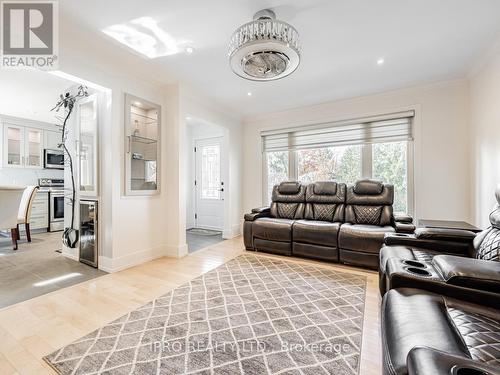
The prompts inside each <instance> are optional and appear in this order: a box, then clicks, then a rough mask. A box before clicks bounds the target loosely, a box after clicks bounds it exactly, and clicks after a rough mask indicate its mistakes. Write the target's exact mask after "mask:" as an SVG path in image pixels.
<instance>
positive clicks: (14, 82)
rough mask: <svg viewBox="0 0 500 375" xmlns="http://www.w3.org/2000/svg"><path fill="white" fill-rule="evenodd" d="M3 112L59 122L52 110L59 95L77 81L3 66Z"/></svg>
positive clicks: (0, 110)
mask: <svg viewBox="0 0 500 375" xmlns="http://www.w3.org/2000/svg"><path fill="white" fill-rule="evenodd" d="M0 82H1V85H0V114H4V115H10V116H15V117H21V118H26V119H31V120H36V121H43V122H48V123H59V121H58V120H57V119H56V113H55V112H53V111H51V109H52V108H54V106H55V105H56V103H57V101H58V100H59V95H60V94H62V93H64V92H66V90H67V89H68V88H70V87H72V86H74V85H75V83H74V82H71V81H69V80H67V79H64V78H60V77H57V76H54V75H52V74H49V73H46V72H42V71H40V70H35V69H32V70H15V69H9V70H8V69H0Z"/></svg>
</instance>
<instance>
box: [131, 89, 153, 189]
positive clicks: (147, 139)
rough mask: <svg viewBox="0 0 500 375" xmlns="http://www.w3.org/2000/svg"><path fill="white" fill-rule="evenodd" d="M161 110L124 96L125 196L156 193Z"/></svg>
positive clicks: (148, 103) (140, 100) (133, 97)
mask: <svg viewBox="0 0 500 375" xmlns="http://www.w3.org/2000/svg"><path fill="white" fill-rule="evenodd" d="M160 112H161V107H160V106H159V105H157V104H153V103H150V102H148V101H146V100H144V99H141V98H138V97H135V96H132V95H129V94H126V95H125V153H126V155H125V161H126V165H125V194H126V195H153V194H156V193H158V192H159V189H160V187H159V181H160V175H159V159H160V124H161V119H160Z"/></svg>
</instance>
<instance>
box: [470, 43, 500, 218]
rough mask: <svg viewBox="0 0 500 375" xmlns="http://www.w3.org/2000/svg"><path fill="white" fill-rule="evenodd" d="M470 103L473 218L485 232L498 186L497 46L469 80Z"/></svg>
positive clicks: (499, 95)
mask: <svg viewBox="0 0 500 375" xmlns="http://www.w3.org/2000/svg"><path fill="white" fill-rule="evenodd" d="M470 102H471V117H470V123H471V127H470V130H471V132H470V142H471V146H472V152H471V164H472V165H471V167H472V176H471V177H472V180H471V181H472V185H473V186H472V191H471V193H472V194H471V200H472V215H473V221H474V223H475V224H476V225H479V226H480V227H482V228H484V227H487V226H489V220H488V216H489V213H490V212H491V211H492V209H493V206H494V204H495V203H496V200H495V197H494V191H495V187H496V186H497V185H498V184H500V43H498V44H497V45H496V46H494V48H493V49H492V51H491V52H490V55H489V56H488V58H487V59H485V64H484V65H483V66H482V67H480V68H479V69H478V70H477V71H476V72H475V74H474V75H473V76H472V77H471V83H470Z"/></svg>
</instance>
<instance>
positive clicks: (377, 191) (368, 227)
mask: <svg viewBox="0 0 500 375" xmlns="http://www.w3.org/2000/svg"><path fill="white" fill-rule="evenodd" d="M393 202H394V187H393V186H392V185H388V184H382V183H381V182H378V181H373V180H361V181H358V182H357V183H356V184H355V185H353V186H349V188H348V189H347V197H346V208H345V224H343V225H342V228H341V230H340V233H339V248H340V261H341V262H342V263H349V264H354V265H361V266H369V267H371V268H377V266H378V259H379V252H380V245H381V244H383V243H384V237H385V234H386V233H394V232H395V229H394V227H393V226H392V223H393V210H392V204H393Z"/></svg>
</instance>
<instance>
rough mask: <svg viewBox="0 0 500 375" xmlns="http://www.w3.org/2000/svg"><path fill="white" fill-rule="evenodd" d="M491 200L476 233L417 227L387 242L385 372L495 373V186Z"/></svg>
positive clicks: (498, 258)
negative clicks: (412, 232) (486, 224)
mask: <svg viewBox="0 0 500 375" xmlns="http://www.w3.org/2000/svg"><path fill="white" fill-rule="evenodd" d="M496 199H497V202H498V206H497V208H496V209H495V210H494V211H493V212H492V213H491V215H490V223H491V226H490V227H489V228H487V229H485V230H484V231H482V232H481V233H478V234H474V233H472V232H468V231H460V230H447V229H442V230H436V229H425V228H422V229H418V230H417V231H416V233H415V235H408V236H395V235H388V236H387V238H386V239H385V242H386V246H384V247H383V248H382V250H381V252H380V271H379V272H380V291H381V294H382V295H383V302H382V314H381V321H382V330H381V333H382V344H383V345H382V350H383V356H384V361H383V365H384V374H386V375H406V374H409V375H417V374H451V375H500V186H499V187H498V188H497V190H496ZM410 288H411V289H410Z"/></svg>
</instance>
